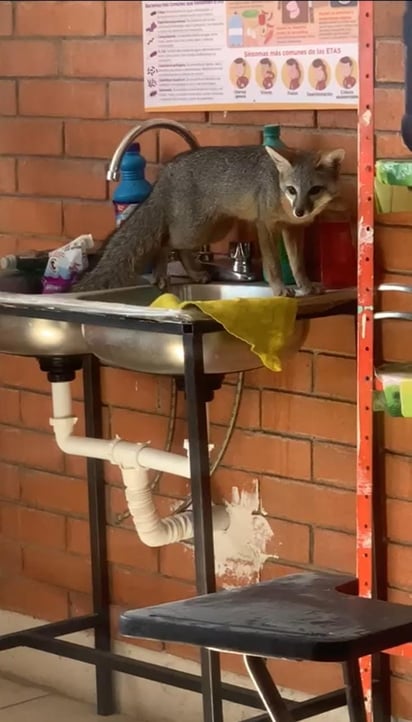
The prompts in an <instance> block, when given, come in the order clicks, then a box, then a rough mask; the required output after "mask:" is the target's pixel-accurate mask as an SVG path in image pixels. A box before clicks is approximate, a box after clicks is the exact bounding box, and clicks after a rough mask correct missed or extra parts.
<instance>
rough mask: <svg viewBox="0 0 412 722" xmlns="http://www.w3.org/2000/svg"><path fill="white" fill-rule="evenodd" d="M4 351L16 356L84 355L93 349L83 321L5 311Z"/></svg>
mask: <svg viewBox="0 0 412 722" xmlns="http://www.w3.org/2000/svg"><path fill="white" fill-rule="evenodd" d="M0 296H1V294H0ZM0 353H7V354H13V355H15V356H72V355H73V356H80V355H82V354H85V353H90V349H89V347H88V345H87V343H86V341H85V340H84V338H83V334H82V329H81V326H80V324H76V323H67V322H65V321H50V320H48V319H43V318H25V317H21V316H8V315H7V316H6V315H3V314H2V315H0Z"/></svg>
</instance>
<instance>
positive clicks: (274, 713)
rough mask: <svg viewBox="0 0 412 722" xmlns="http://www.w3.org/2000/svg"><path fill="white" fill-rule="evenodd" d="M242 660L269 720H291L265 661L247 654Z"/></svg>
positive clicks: (285, 721) (291, 721)
mask: <svg viewBox="0 0 412 722" xmlns="http://www.w3.org/2000/svg"><path fill="white" fill-rule="evenodd" d="M243 661H244V663H245V667H246V669H247V671H248V673H249V677H250V679H251V680H252V682H253V684H254V686H255V688H256V690H257V692H258V694H259V697H260V699H261V700H262V702H263V704H264V705H265V709H266V712H267V713H268V715H269V717H270V719H271V722H293V719H294V718H293V715H292V714H291V713H290V712H289V710H288V708H287V706H286V704H285V701H284V700H283V699H282V697H281V695H280V693H279V690H278V688H277V687H276V685H275V683H274V681H273V679H272V677H271V676H270V674H269V672H268V670H267V667H266V664H265V661H264V660H263V659H262V658H261V657H250V656H249V655H247V654H245V655H244V656H243ZM351 722H353V720H351Z"/></svg>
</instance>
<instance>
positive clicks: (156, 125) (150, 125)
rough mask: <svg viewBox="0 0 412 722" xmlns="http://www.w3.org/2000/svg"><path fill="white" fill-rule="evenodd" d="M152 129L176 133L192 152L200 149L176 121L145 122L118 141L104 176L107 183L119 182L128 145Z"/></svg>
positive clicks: (190, 134)
mask: <svg viewBox="0 0 412 722" xmlns="http://www.w3.org/2000/svg"><path fill="white" fill-rule="evenodd" d="M154 129H159V130H171V131H173V132H174V133H177V134H178V135H180V136H181V137H182V138H183V139H184V140H185V141H186V142H187V144H188V146H189V148H191V149H192V150H195V149H196V148H199V147H200V146H199V143H198V142H197V139H196V138H195V136H194V135H193V133H191V132H190V130H189V129H188V128H186V127H185V126H184V125H182V123H178V122H177V121H176V120H165V119H163V118H159V120H145V121H144V122H143V123H140V124H139V125H135V127H134V128H131V130H129V132H128V133H126V135H125V136H124V138H122V140H121V141H120V143H119V145H118V146H117V148H116V150H115V151H114V153H113V158H112V159H111V161H110V165H109V170H108V171H107V174H106V179H107V180H108V181H117V180H119V178H120V171H119V168H120V163H121V162H122V158H123V156H124V154H125V152H126V150H127V149H128V147H129V145H131V144H132V143H133V141H135V140H136V138H138V137H139V135H142V133H145V132H146V131H147V130H154Z"/></svg>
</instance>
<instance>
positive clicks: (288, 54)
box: [142, 0, 359, 112]
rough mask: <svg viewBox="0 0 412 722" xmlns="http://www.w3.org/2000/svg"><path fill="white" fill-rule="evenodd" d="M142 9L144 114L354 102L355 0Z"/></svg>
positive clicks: (215, 0)
mask: <svg viewBox="0 0 412 722" xmlns="http://www.w3.org/2000/svg"><path fill="white" fill-rule="evenodd" d="M142 7H143V46H144V86H145V108H146V110H147V111H156V112H158V111H167V110H170V111H172V110H173V111H185V110H254V109H262V110H265V109H266V110H273V109H276V108H277V109H285V108H286V109H290V108H295V109H298V108H356V107H357V102H358V92H359V67H358V10H359V8H358V1H357V0H304V1H302V2H298V0H284V1H281V2H278V1H277V0H276V1H274V2H270V1H269V0H262V2H258V1H256V0H246V1H245V2H240V1H237V0H233V1H232V0H226V1H225V2H224V1H223V0H210V1H208V0H205V1H204V2H203V1H202V0H193V1H192V2H180V1H179V0H170V2H162V1H161V0H153V1H152V2H143V3H142Z"/></svg>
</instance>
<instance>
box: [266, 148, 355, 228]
mask: <svg viewBox="0 0 412 722" xmlns="http://www.w3.org/2000/svg"><path fill="white" fill-rule="evenodd" d="M266 150H267V152H268V153H269V155H270V157H271V158H272V160H273V161H274V163H275V164H276V167H277V170H278V173H279V185H280V190H281V192H282V194H283V199H282V206H283V209H284V210H285V212H286V214H287V215H289V216H292V217H293V218H294V219H296V220H295V222H299V221H301V222H306V223H307V222H310V221H311V219H312V218H314V217H315V216H316V215H318V213H320V212H321V211H322V210H323V209H324V208H325V207H326V206H327V205H328V203H330V201H331V200H332V199H333V198H334V197H335V196H336V194H337V192H338V181H339V174H340V166H341V163H342V160H343V158H344V156H345V151H344V150H340V149H339V150H332V151H329V152H325V153H307V152H302V153H298V154H297V155H296V157H295V158H294V159H293V160H291V161H289V160H287V159H286V158H284V157H283V156H282V155H280V154H279V153H278V152H277V151H275V150H273V148H269V147H268V146H267V147H266Z"/></svg>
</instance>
